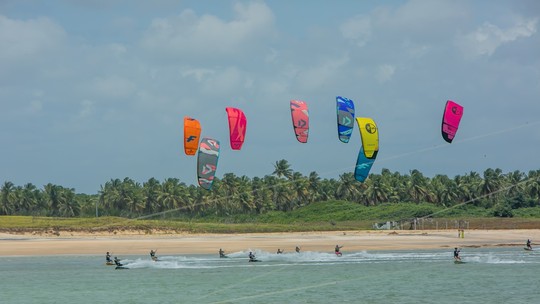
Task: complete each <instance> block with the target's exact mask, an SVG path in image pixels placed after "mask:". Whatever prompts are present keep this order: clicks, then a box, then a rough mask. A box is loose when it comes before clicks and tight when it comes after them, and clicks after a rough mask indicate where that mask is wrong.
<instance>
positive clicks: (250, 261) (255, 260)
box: [249, 259, 261, 262]
mask: <svg viewBox="0 0 540 304" xmlns="http://www.w3.org/2000/svg"><path fill="white" fill-rule="evenodd" d="M249 262H261V260H251V259H250V260H249Z"/></svg>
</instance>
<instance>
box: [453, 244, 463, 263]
mask: <svg viewBox="0 0 540 304" xmlns="http://www.w3.org/2000/svg"><path fill="white" fill-rule="evenodd" d="M459 252H460V250H459V249H457V247H456V248H454V260H456V261H459V262H461V257H460V256H459Z"/></svg>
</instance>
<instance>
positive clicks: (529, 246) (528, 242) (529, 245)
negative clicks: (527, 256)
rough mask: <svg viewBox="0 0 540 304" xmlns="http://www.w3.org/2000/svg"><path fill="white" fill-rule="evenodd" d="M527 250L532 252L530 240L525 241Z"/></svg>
mask: <svg viewBox="0 0 540 304" xmlns="http://www.w3.org/2000/svg"><path fill="white" fill-rule="evenodd" d="M527 249H529V250H532V247H531V240H529V239H527Z"/></svg>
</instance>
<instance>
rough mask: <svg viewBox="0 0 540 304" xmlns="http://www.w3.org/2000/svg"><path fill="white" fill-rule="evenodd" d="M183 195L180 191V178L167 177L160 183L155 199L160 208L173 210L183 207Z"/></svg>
mask: <svg viewBox="0 0 540 304" xmlns="http://www.w3.org/2000/svg"><path fill="white" fill-rule="evenodd" d="M183 195H185V193H184V191H182V187H181V185H180V180H179V179H177V178H167V179H166V180H165V181H164V182H163V184H162V185H161V189H160V190H159V194H158V197H157V200H158V201H159V202H160V205H161V208H162V210H173V209H177V208H181V207H183V206H182V202H183V200H182V196H183ZM186 209H187V208H186Z"/></svg>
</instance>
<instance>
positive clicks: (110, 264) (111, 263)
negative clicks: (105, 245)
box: [105, 262, 114, 266]
mask: <svg viewBox="0 0 540 304" xmlns="http://www.w3.org/2000/svg"><path fill="white" fill-rule="evenodd" d="M105 265H107V266H113V265H114V263H113V262H106V263H105Z"/></svg>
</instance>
